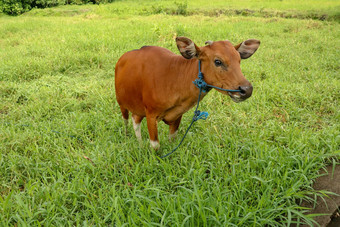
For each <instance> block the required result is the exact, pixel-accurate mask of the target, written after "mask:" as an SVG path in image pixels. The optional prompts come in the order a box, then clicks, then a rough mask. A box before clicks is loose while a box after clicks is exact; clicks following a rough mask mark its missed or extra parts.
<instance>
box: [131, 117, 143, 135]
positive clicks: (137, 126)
mask: <svg viewBox="0 0 340 227" xmlns="http://www.w3.org/2000/svg"><path fill="white" fill-rule="evenodd" d="M143 118H144V117H140V116H138V115H135V114H132V123H133V129H134V130H135V134H136V137H137V139H138V140H139V141H142V134H141V127H140V126H141V125H140V124H141V121H142V120H143Z"/></svg>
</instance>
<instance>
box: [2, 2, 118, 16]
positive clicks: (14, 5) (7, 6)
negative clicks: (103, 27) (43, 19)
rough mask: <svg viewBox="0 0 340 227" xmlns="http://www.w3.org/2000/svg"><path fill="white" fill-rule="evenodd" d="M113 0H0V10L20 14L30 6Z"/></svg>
mask: <svg viewBox="0 0 340 227" xmlns="http://www.w3.org/2000/svg"><path fill="white" fill-rule="evenodd" d="M114 1H115V0H0V12H3V13H6V14H8V15H13V16H15V15H20V14H22V13H24V12H27V11H29V10H31V9H32V8H35V7H36V8H47V7H53V6H58V5H68V4H76V5H81V4H87V3H92V4H101V3H111V2H114Z"/></svg>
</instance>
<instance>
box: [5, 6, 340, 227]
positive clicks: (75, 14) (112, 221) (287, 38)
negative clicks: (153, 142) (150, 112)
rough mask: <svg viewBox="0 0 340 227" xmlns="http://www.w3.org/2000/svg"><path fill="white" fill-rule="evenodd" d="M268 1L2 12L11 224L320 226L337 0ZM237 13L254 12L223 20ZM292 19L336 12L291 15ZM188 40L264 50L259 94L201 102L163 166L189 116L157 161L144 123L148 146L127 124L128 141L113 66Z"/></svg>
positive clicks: (330, 154) (336, 141) (251, 73)
mask: <svg viewBox="0 0 340 227" xmlns="http://www.w3.org/2000/svg"><path fill="white" fill-rule="evenodd" d="M258 2H259V4H261V3H263V5H262V6H261V7H259V6H258V4H255V3H254V2H253V1H236V0H235V1H234V0H232V1H227V2H225V1H217V2H216V5H214V6H212V5H208V2H207V1H189V2H188V3H187V4H185V3H183V4H184V5H181V4H180V3H175V2H174V1H148V2H145V1H142V2H124V1H123V2H117V3H113V4H109V5H100V6H91V5H85V6H65V7H58V8H52V9H44V10H33V11H31V12H28V13H26V14H24V15H22V16H19V17H7V16H2V17H0V121H1V122H0V225H1V226H8V225H9V226H13V225H19V226H50V225H53V226H74V225H84V226H105V225H117V226H122V225H128V226H135V225H137V226H141V225H146V226H149V225H155V226H219V225H222V226H265V225H268V226H281V225H282V226H287V225H289V224H290V223H292V222H293V221H294V220H297V221H298V222H306V223H308V224H310V225H312V224H313V221H312V217H311V216H308V215H305V214H304V209H303V208H301V207H299V203H300V201H301V200H303V199H307V196H308V195H311V196H312V197H314V196H324V195H325V192H322V191H321V192H320V191H314V190H313V189H312V188H311V184H312V182H313V180H314V179H315V178H316V177H317V176H318V171H319V170H320V169H322V168H324V167H325V166H326V165H327V164H333V165H336V164H339V161H338V158H339V155H340V147H339V145H340V136H339V131H340V124H339V122H340V115H339V113H340V108H339V105H340V104H339V98H340V78H339V69H340V62H339V59H340V39H339V37H340V24H339V21H338V20H336V18H337V17H336V15H339V11H340V10H339V3H338V2H337V1H322V2H323V3H322V4H320V1H300V3H298V4H295V3H294V2H295V1H258ZM243 3H244V4H243ZM248 3H249V4H248ZM229 6H231V8H232V9H242V10H244V9H248V10H250V11H254V15H248V14H247V15H246V14H242V13H241V14H239V15H237V14H225V13H218V15H217V14H215V13H214V12H216V11H218V10H221V9H229ZM181 10H182V11H181ZM183 10H184V11H183ZM260 10H261V12H267V11H268V12H269V11H270V12H274V11H275V12H281V14H270V15H268V14H261V12H260ZM291 10H293V11H291ZM183 12H184V13H183ZM223 12H224V11H223ZM225 12H227V11H225ZM291 12H294V13H297V14H299V15H305V17H304V18H309V16H308V15H312V14H313V15H324V14H327V15H333V16H330V17H326V18H324V19H325V20H321V19H322V18H321V19H320V18H318V17H316V18H315V19H302V18H300V19H298V18H295V19H294V18H290V19H287V18H284V17H285V16H284V15H288V14H289V15H290V13H291ZM285 13H287V14H285ZM171 14H185V15H186V16H184V15H171ZM280 15H281V16H280ZM282 15H283V16H282ZM334 15H335V16H334ZM176 36H187V37H189V38H191V39H192V40H193V41H195V42H196V43H197V44H198V45H200V46H202V45H204V42H205V41H206V40H223V39H228V40H230V41H232V42H233V43H235V44H236V43H239V42H241V41H243V40H245V39H248V38H256V39H259V40H261V46H260V48H259V50H258V51H257V52H256V54H255V55H254V56H253V57H252V58H250V59H248V60H244V61H243V62H242V65H241V67H242V70H243V73H244V74H245V75H246V77H247V79H248V80H250V81H251V82H252V84H253V86H254V93H253V96H252V97H251V98H250V99H249V100H247V101H246V102H243V103H239V104H236V103H233V102H232V101H231V100H230V98H228V97H226V96H223V95H221V94H220V93H218V92H216V91H211V92H210V94H209V95H207V97H206V98H205V99H204V100H203V102H202V103H201V107H200V109H201V110H203V111H208V112H209V114H210V116H209V118H208V119H207V120H206V121H199V122H197V123H196V124H195V125H194V127H193V128H192V130H191V131H190V133H189V134H188V136H187V138H186V140H185V141H184V144H183V145H182V147H181V148H180V149H179V150H178V151H177V152H176V153H174V154H173V155H172V156H170V157H169V158H167V159H164V160H161V159H159V156H160V155H162V154H165V153H167V152H169V151H170V150H171V149H172V148H173V147H175V146H176V144H177V143H178V142H179V140H180V138H181V137H182V135H183V134H184V131H185V129H186V127H187V126H188V124H189V123H190V121H191V117H192V114H193V113H192V111H189V112H188V113H187V114H185V115H184V117H183V120H182V125H181V128H180V132H179V136H178V139H177V140H176V141H175V142H174V143H169V142H168V139H167V136H168V128H167V127H166V125H165V124H163V123H160V124H159V132H160V133H159V136H160V141H161V149H160V150H159V151H158V152H154V151H152V150H151V149H150V148H149V142H148V135H147V128H146V122H145V121H144V122H143V124H142V136H143V143H141V144H139V143H138V142H137V140H136V138H135V136H134V134H133V129H132V124H131V122H130V125H129V134H128V135H125V133H124V131H125V129H124V124H123V121H122V119H121V114H120V110H119V106H118V104H117V103H116V101H115V93H114V86H113V85H114V66H115V63H116V61H117V60H118V58H119V57H120V56H121V55H122V54H123V53H124V52H126V51H129V50H131V49H137V48H140V47H141V46H143V45H157V46H162V47H166V48H169V49H170V50H172V51H174V52H176V53H178V51H177V48H176V45H175V42H174V37H176Z"/></svg>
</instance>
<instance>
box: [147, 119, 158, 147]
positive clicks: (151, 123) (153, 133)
mask: <svg viewBox="0 0 340 227" xmlns="http://www.w3.org/2000/svg"><path fill="white" fill-rule="evenodd" d="M146 121H147V124H148V131H149V136H150V145H151V147H152V148H153V149H155V150H158V148H159V140H158V131H157V117H156V116H153V115H151V114H146Z"/></svg>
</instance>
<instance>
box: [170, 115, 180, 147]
mask: <svg viewBox="0 0 340 227" xmlns="http://www.w3.org/2000/svg"><path fill="white" fill-rule="evenodd" d="M181 120H182V116H180V117H179V118H177V119H176V120H175V121H173V122H170V123H168V125H169V140H170V142H171V141H173V140H174V139H175V137H176V135H177V132H178V127H179V124H180V123H181Z"/></svg>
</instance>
